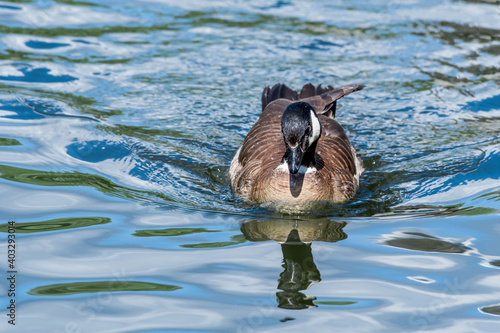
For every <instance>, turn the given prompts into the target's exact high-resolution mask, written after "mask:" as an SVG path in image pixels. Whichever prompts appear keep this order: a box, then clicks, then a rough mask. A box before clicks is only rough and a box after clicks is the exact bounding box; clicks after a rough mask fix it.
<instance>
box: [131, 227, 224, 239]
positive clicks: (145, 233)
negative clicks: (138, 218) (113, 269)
mask: <svg viewBox="0 0 500 333" xmlns="http://www.w3.org/2000/svg"><path fill="white" fill-rule="evenodd" d="M202 232H220V230H208V229H206V228H168V229H161V230H155V229H150V230H137V231H136V232H135V233H133V234H132V235H133V236H137V237H156V236H165V237H171V236H182V235H190V234H196V233H202Z"/></svg>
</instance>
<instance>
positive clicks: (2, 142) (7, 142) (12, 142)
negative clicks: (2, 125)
mask: <svg viewBox="0 0 500 333" xmlns="http://www.w3.org/2000/svg"><path fill="white" fill-rule="evenodd" d="M20 145H21V142H19V141H17V140H16V139H10V138H0V146H20Z"/></svg>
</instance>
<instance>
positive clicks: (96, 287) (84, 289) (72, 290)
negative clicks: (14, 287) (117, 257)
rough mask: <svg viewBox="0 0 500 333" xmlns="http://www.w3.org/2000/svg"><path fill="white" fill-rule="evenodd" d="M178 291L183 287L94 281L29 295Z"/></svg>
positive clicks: (36, 290)
mask: <svg viewBox="0 0 500 333" xmlns="http://www.w3.org/2000/svg"><path fill="white" fill-rule="evenodd" d="M178 289H181V287H179V286H175V285H169V284H159V283H150V282H140V281H93V282H74V283H59V284H51V285H47V286H41V287H36V288H33V289H31V290H30V291H28V294H30V295H35V296H64V295H73V294H86V293H105V292H119V291H174V290H178Z"/></svg>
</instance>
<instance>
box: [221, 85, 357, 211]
mask: <svg viewBox="0 0 500 333" xmlns="http://www.w3.org/2000/svg"><path fill="white" fill-rule="evenodd" d="M362 88H363V86H361V85H348V86H342V87H339V88H333V87H332V86H327V87H325V88H323V87H321V85H319V86H317V87H315V86H313V85H312V84H310V83H309V84H306V85H305V86H304V87H303V88H302V90H301V92H300V94H299V93H297V92H296V91H293V90H291V89H290V88H288V87H287V86H286V85H284V84H276V85H274V86H273V87H271V88H270V87H266V88H264V91H263V93H262V109H263V111H262V114H261V115H260V118H259V119H258V121H257V122H256V123H255V124H254V126H253V127H252V128H251V129H250V131H249V132H248V134H247V136H246V138H245V140H244V141H243V144H242V146H241V148H240V149H239V150H238V151H237V152H236V155H235V157H234V159H233V161H232V163H231V167H230V171H229V173H230V177H231V185H232V187H233V189H234V191H235V192H236V193H237V194H238V195H240V196H242V197H243V198H245V199H247V200H250V201H254V202H286V203H292V204H299V205H300V204H301V203H304V202H311V201H330V202H337V203H338V202H343V201H346V200H348V199H350V198H352V197H353V196H354V195H355V193H356V191H357V189H358V186H359V176H360V174H361V172H362V171H363V170H362V166H361V165H362V163H361V160H360V159H359V158H358V157H357V156H356V150H355V149H354V147H353V146H352V145H351V143H350V142H349V139H348V138H347V136H346V134H345V132H344V130H343V128H342V126H340V124H339V123H338V122H337V121H336V120H335V104H336V100H338V99H340V98H342V97H343V96H346V95H348V94H350V93H352V92H354V91H357V90H360V89H362ZM294 101H304V102H307V103H308V104H310V105H311V106H312V107H313V109H314V110H315V111H316V113H317V115H318V118H319V121H320V124H321V127H322V131H321V136H320V137H319V139H318V141H317V145H316V149H315V153H314V168H315V171H313V172H306V173H298V174H295V175H293V174H290V173H289V172H288V170H286V169H285V168H278V166H279V165H280V164H281V163H282V161H283V156H284V154H285V151H286V146H285V143H284V140H283V136H282V133H281V117H282V115H283V112H284V110H285V109H286V108H287V107H288V106H289V105H290V104H292V103H293V102H294Z"/></svg>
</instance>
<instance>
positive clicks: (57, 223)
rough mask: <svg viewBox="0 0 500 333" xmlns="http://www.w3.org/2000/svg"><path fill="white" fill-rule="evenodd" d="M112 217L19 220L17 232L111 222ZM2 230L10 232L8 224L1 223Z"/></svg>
mask: <svg viewBox="0 0 500 333" xmlns="http://www.w3.org/2000/svg"><path fill="white" fill-rule="evenodd" d="M110 222H111V219H110V218H107V217H100V216H90V217H63V218H59V219H53V220H47V221H40V222H21V223H19V222H17V223H16V233H23V234H30V233H35V232H48V231H57V230H64V229H75V228H85V227H90V226H93V225H100V224H107V223H110ZM0 232H8V224H7V223H4V224H0Z"/></svg>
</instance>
